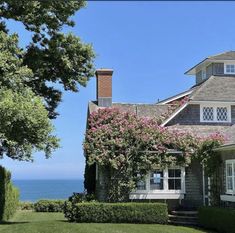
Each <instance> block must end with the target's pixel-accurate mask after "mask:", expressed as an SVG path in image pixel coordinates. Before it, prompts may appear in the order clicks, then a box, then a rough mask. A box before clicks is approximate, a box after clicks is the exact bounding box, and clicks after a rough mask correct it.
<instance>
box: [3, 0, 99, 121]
mask: <svg viewBox="0 0 235 233" xmlns="http://www.w3.org/2000/svg"><path fill="white" fill-rule="evenodd" d="M84 6H85V1H83V0H76V1H56V0H50V1H26V0H23V1H16V0H8V1H0V19H1V22H0V24H1V27H0V28H1V30H2V31H4V32H6V33H8V30H7V26H6V25H7V24H6V20H9V19H13V20H15V21H19V22H22V23H23V25H24V26H25V29H26V30H28V31H31V32H32V33H33V36H32V41H30V43H29V45H28V46H27V47H26V49H25V50H24V52H23V53H22V54H21V56H22V59H23V65H26V66H27V67H28V68H30V69H31V71H32V74H33V75H32V77H31V79H30V81H29V82H27V85H28V86H29V87H30V88H32V90H33V91H34V92H35V93H36V94H38V95H39V96H41V97H43V98H44V100H45V105H46V107H47V110H48V111H49V117H50V118H52V119H54V118H56V116H57V114H58V113H57V112H56V107H57V106H58V104H59V103H60V101H61V98H62V97H61V94H62V92H61V90H59V89H58V88H55V85H54V86H53V85H51V84H53V83H56V84H58V83H59V84H61V85H62V86H63V87H64V90H70V91H75V92H76V91H78V85H81V86H86V83H87V81H88V80H89V78H90V77H92V76H93V75H94V67H93V59H94V57H95V55H94V52H93V49H92V46H91V45H90V44H85V43H83V42H82V41H81V40H80V38H79V37H77V36H75V35H73V34H71V33H69V34H67V35H66V34H64V33H62V29H63V26H64V25H68V26H74V22H73V21H72V20H71V19H70V16H72V15H73V14H74V13H75V12H76V11H78V10H79V9H81V8H82V7H84Z"/></svg>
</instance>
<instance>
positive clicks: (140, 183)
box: [137, 174, 146, 190]
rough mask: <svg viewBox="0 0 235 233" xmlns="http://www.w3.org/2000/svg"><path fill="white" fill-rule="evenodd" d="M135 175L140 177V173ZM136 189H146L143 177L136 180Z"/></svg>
mask: <svg viewBox="0 0 235 233" xmlns="http://www.w3.org/2000/svg"><path fill="white" fill-rule="evenodd" d="M137 176H138V177H140V174H138V175H137ZM137 190H146V181H145V179H144V178H143V179H141V180H139V181H138V182H137Z"/></svg>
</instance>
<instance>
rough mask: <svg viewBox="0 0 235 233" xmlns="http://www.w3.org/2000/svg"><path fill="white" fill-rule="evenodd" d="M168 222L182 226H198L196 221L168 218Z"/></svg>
mask: <svg viewBox="0 0 235 233" xmlns="http://www.w3.org/2000/svg"><path fill="white" fill-rule="evenodd" d="M168 223H169V224H173V225H182V226H185V225H187V226H198V223H197V222H195V221H194V222H192V221H187V222H184V221H173V220H168Z"/></svg>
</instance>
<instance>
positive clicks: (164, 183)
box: [137, 168, 185, 193]
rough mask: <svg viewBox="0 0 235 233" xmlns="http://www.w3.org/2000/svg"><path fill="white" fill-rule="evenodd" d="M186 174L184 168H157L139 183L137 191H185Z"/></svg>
mask: <svg viewBox="0 0 235 233" xmlns="http://www.w3.org/2000/svg"><path fill="white" fill-rule="evenodd" d="M184 175H185V174H184V168H166V169H155V170H153V171H152V172H150V173H149V174H148V175H147V176H146V178H145V179H143V180H140V181H139V182H138V183H137V191H140V192H142V191H143V190H144V191H147V192H154V193H157V192H160V193H164V192H165V193H175V192H177V193H183V192H184V182H185V178H184Z"/></svg>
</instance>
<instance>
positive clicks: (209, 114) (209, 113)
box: [202, 107, 214, 121]
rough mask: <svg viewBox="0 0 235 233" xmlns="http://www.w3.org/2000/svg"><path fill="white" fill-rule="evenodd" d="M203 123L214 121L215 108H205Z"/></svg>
mask: <svg viewBox="0 0 235 233" xmlns="http://www.w3.org/2000/svg"><path fill="white" fill-rule="evenodd" d="M202 117H203V121H214V109H213V107H203V115H202Z"/></svg>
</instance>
